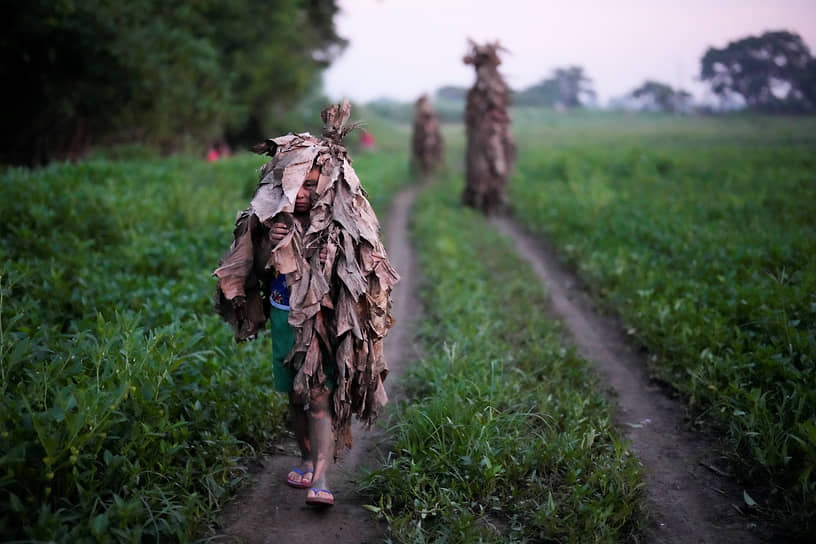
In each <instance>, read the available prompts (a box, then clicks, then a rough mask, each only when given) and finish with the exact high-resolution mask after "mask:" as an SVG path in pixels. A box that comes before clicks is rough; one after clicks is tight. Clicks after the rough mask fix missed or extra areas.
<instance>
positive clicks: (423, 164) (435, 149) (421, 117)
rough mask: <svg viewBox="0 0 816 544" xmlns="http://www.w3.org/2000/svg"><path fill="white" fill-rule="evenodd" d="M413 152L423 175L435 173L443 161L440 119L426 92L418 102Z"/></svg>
mask: <svg viewBox="0 0 816 544" xmlns="http://www.w3.org/2000/svg"><path fill="white" fill-rule="evenodd" d="M412 152H413V153H412V154H413V159H414V163H415V164H416V165H417V168H418V169H419V172H420V173H421V174H422V176H423V177H428V176H430V175H431V174H433V173H434V171H435V170H436V169H437V167H438V166H439V165H440V164H441V162H442V153H443V144H442V133H441V131H440V129H439V119H438V118H437V116H436V112H434V110H433V108H432V107H431V101H430V100H429V99H428V95H426V94H423V95H422V96H421V97H419V99H418V100H417V102H416V114H415V115H414V134H413V140H412Z"/></svg>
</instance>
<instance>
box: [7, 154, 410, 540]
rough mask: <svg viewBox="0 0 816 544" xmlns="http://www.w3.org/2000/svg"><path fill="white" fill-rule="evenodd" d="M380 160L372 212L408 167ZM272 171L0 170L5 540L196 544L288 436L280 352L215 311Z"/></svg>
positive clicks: (232, 162) (249, 167)
mask: <svg viewBox="0 0 816 544" xmlns="http://www.w3.org/2000/svg"><path fill="white" fill-rule="evenodd" d="M385 155H386V157H387V158H388V159H387V160H386V161H385V162H384V163H383V164H380V165H377V166H372V167H366V166H365V165H366V163H367V159H366V158H364V157H361V159H360V161H359V163H357V162H355V168H356V170H357V172H358V175H359V176H360V177H361V179H362V180H363V183H364V186H365V187H366V189H367V190H368V191H369V195H370V197H371V199H372V202H373V203H374V206H375V208H376V209H378V210H379V209H381V207H382V206H383V205H384V204H385V203H387V202H388V201H389V199H390V194H391V193H392V192H393V191H394V190H395V189H396V186H397V185H396V182H395V181H394V180H401V179H404V178H403V177H402V176H397V175H394V172H395V171H398V170H399V169H401V168H405V167H406V166H405V165H407V161H406V159H405V156H404V153H403V154H402V155H397V154H395V153H386V154H385ZM264 160H265V159H264V158H262V157H257V156H249V155H240V156H236V157H234V158H230V159H226V160H221V161H218V162H216V163H212V164H209V163H205V162H203V161H200V160H197V159H193V158H185V157H176V158H172V159H169V160H161V159H143V160H127V161H109V160H105V159H97V160H92V161H89V162H86V163H81V164H76V165H69V164H56V165H52V166H50V167H48V168H45V169H42V170H33V171H32V170H24V169H7V170H5V171H4V172H3V173H2V174H0V190H1V191H2V199H0V216H2V218H3V221H2V223H0V510H2V516H0V540H3V541H7V540H16V539H20V540H22V539H25V540H36V541H56V542H71V543H74V542H93V541H100V542H102V541H105V542H107V541H119V542H143V541H146V542H149V541H159V540H163V541H168V540H169V541H188V540H190V539H191V538H192V537H193V536H195V535H196V534H197V533H200V531H202V530H203V529H204V528H205V527H206V525H207V524H209V523H211V522H212V519H213V515H214V513H215V511H216V510H217V508H218V507H219V506H220V505H221V504H223V502H224V500H225V499H226V498H227V496H228V495H229V491H230V490H231V489H234V488H235V487H236V485H237V484H238V483H239V482H240V481H241V480H242V476H243V473H244V469H243V466H242V464H241V457H242V456H246V455H251V454H252V453H253V451H255V450H256V449H257V448H258V447H259V446H261V445H263V443H264V442H265V441H267V440H268V439H270V438H271V437H273V436H274V434H275V433H276V432H277V431H278V429H279V427H280V424H281V421H282V415H283V411H284V408H285V399H284V398H283V397H282V396H281V395H280V394H278V393H276V392H274V390H273V382H272V365H271V359H270V357H269V353H270V348H271V344H270V342H271V340H270V339H269V338H267V337H262V338H261V339H260V340H259V341H256V342H250V343H245V344H240V345H238V344H235V343H234V342H233V340H232V334H231V331H230V330H229V328H228V327H227V326H226V325H225V324H223V323H222V322H220V320H219V319H218V318H217V317H216V316H215V315H214V314H213V311H212V301H211V294H212V291H213V288H214V285H215V282H214V280H213V278H211V277H210V273H211V272H212V270H213V269H214V268H215V267H216V266H217V263H218V259H219V258H220V257H221V255H222V254H223V252H224V251H226V249H227V247H228V245H229V242H230V241H231V240H232V227H233V224H232V222H233V219H234V217H235V213H236V211H238V210H240V209H243V208H244V207H246V205H247V202H248V200H249V197H250V196H251V194H252V191H253V190H254V188H255V186H256V183H257V174H256V172H255V169H256V168H257V167H258V166H260V165H261V164H263V162H264ZM369 170H370V171H371V172H369Z"/></svg>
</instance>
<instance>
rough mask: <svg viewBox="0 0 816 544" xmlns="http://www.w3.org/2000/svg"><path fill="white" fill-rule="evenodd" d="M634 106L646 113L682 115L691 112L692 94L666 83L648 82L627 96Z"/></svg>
mask: <svg viewBox="0 0 816 544" xmlns="http://www.w3.org/2000/svg"><path fill="white" fill-rule="evenodd" d="M627 99H628V101H629V102H630V104H631V105H632V106H634V107H635V108H637V109H640V110H646V111H663V112H668V113H682V112H688V111H690V110H691V101H692V97H691V94H690V93H688V92H686V91H684V90H682V89H676V90H675V89H673V88H672V87H671V86H669V85H666V84H665V83H660V82H657V81H651V80H647V81H645V82H644V83H643V85H641V86H640V87H638V88H636V89H634V90H633V91H632V92H630V93H629V95H628V96H627Z"/></svg>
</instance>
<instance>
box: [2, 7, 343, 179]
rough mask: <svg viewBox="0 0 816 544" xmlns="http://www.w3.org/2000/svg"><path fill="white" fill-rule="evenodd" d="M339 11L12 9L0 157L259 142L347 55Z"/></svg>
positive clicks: (5, 31)
mask: <svg viewBox="0 0 816 544" xmlns="http://www.w3.org/2000/svg"><path fill="white" fill-rule="evenodd" d="M336 12H337V6H336V2H335V0H278V1H276V2H267V1H263V0H226V1H219V0H204V1H196V0H177V1H175V2H163V1H161V0H143V1H140V2H109V1H107V0H84V1H82V2H72V1H70V0H57V1H46V0H31V1H28V2H12V3H10V4H9V5H8V6H6V9H5V10H4V12H3V23H0V24H2V27H3V28H2V32H0V75H2V79H3V81H4V82H5V84H6V85H7V86H9V87H11V88H12V89H13V90H14V91H13V100H12V101H11V103H8V104H7V107H6V112H5V114H4V119H5V123H4V129H5V130H4V131H3V136H2V138H3V141H2V148H1V149H2V150H1V151H0V160H2V161H3V162H12V163H19V164H36V163H41V162H45V161H47V160H50V159H52V158H57V157H63V156H68V155H71V154H74V153H78V152H81V151H82V150H83V149H85V148H86V147H87V146H89V145H91V144H94V143H107V142H116V141H133V140H138V141H143V142H145V143H149V144H154V145H159V146H162V147H163V148H165V149H175V148H178V147H180V146H181V145H184V144H185V143H194V142H204V141H207V140H209V139H211V138H214V137H216V136H219V135H222V134H225V133H226V134H228V135H229V136H230V137H231V138H232V139H233V140H234V141H235V140H245V141H250V140H252V139H257V138H261V137H264V136H267V135H268V134H270V133H271V132H274V131H275V130H278V129H281V128H284V127H280V126H278V125H279V123H280V122H279V121H278V122H277V123H276V120H279V119H280V118H281V117H282V116H283V115H284V114H285V113H286V112H287V111H288V109H289V108H290V107H291V106H292V105H293V104H295V103H296V102H297V100H298V99H299V98H300V97H301V96H303V95H305V94H306V93H307V92H308V91H309V90H310V89H312V88H313V87H314V86H315V85H316V84H317V83H318V81H319V78H318V76H319V74H320V71H321V70H322V69H323V68H325V67H326V66H328V64H329V63H330V62H331V61H332V60H333V59H334V58H335V57H336V56H337V55H338V54H339V52H340V51H341V50H342V48H343V47H344V45H345V41H344V40H343V39H342V38H340V37H339V36H338V35H337V33H336V32H335V27H334V20H333V19H334V15H335V13H336Z"/></svg>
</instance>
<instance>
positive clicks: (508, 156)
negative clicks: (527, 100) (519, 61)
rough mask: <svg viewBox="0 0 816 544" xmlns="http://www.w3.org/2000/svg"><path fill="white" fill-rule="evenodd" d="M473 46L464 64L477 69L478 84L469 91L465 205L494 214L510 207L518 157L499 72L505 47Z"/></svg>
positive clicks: (505, 88) (506, 93) (507, 93)
mask: <svg viewBox="0 0 816 544" xmlns="http://www.w3.org/2000/svg"><path fill="white" fill-rule="evenodd" d="M469 43H470V47H471V50H470V53H469V54H468V55H467V56H465V58H464V62H465V64H472V65H473V66H474V67H475V68H476V83H475V84H474V85H473V87H472V88H471V89H470V90H469V91H468V94H467V105H466V106H465V126H466V132H467V149H466V153H465V168H466V184H465V190H464V193H463V195H462V202H463V203H464V204H465V205H467V206H472V207H474V208H477V209H479V210H482V212H484V213H487V214H490V213H493V212H496V211H499V210H501V209H503V208H504V207H505V206H506V201H507V196H506V193H505V189H506V186H507V178H508V176H509V174H510V171H511V170H512V168H513V163H514V162H515V156H516V142H515V139H514V138H513V135H512V134H511V133H510V116H509V115H508V112H507V108H508V106H509V102H510V89H509V87H508V86H507V84H506V83H505V82H504V79H502V77H501V75H500V74H499V71H498V66H499V64H501V60H500V59H499V54H498V52H499V49H501V46H500V45H499V44H498V43H487V44H485V45H478V44H476V43H475V42H473V41H470V42H469Z"/></svg>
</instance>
